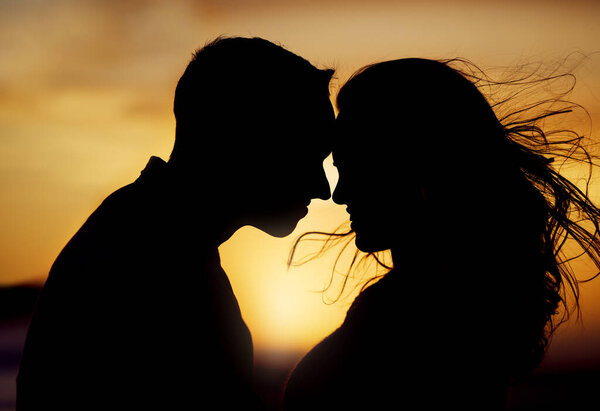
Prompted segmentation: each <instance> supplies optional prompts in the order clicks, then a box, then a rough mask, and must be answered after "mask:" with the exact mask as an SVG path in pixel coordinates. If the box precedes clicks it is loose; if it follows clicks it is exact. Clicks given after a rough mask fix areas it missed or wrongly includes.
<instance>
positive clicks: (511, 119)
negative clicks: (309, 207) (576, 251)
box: [284, 59, 600, 410]
mask: <svg viewBox="0 0 600 411" xmlns="http://www.w3.org/2000/svg"><path fill="white" fill-rule="evenodd" d="M459 63H461V62H459V61H446V62H439V61H432V60H425V59H401V60H394V61H388V62H382V63H378V64H374V65H372V66H368V67H366V68H363V69H362V70H360V71H359V72H358V73H356V74H355V75H354V76H353V77H352V78H351V79H350V80H349V81H348V82H347V83H346V84H345V85H344V86H343V87H342V88H341V90H340V92H339V94H338V97H337V105H338V109H339V115H338V117H337V120H336V123H337V132H336V142H335V145H334V149H333V160H334V164H335V165H336V167H337V168H338V171H339V182H338V184H337V187H336V189H335V193H334V195H333V199H334V201H335V202H336V203H339V204H346V205H347V206H348V207H347V211H348V213H349V215H350V220H351V231H350V233H349V234H355V241H356V246H357V248H358V249H359V250H361V251H363V252H366V253H375V252H379V251H382V250H390V251H391V257H392V260H393V267H390V268H391V270H390V271H389V272H388V273H387V274H386V275H385V276H383V277H382V278H380V279H378V281H377V282H371V285H369V286H368V287H365V288H363V290H362V291H361V293H360V294H359V296H358V297H357V298H356V299H355V301H354V302H353V304H352V306H351V307H350V309H349V310H348V313H347V316H346V319H345V321H344V322H343V324H342V325H341V326H340V327H339V328H338V329H337V330H336V331H335V332H333V333H332V334H331V335H329V336H328V337H327V338H326V339H325V340H323V341H322V342H321V343H320V344H318V345H317V346H316V347H315V348H314V349H313V350H312V351H311V352H310V353H309V354H308V355H307V356H306V357H305V358H304V359H303V360H302V361H301V362H300V363H299V364H298V366H297V368H296V369H295V370H294V372H293V373H292V375H291V377H290V379H289V382H288V385H287V389H286V394H285V400H284V405H285V409H286V410H308V409H311V410H314V409H324V410H325V409H326V410H332V409H340V410H347V409H365V410H372V409H386V410H388V409H406V410H415V409H423V410H441V409H460V410H465V409H469V410H501V409H504V408H505V407H506V405H507V401H508V387H509V386H510V384H511V383H512V382H514V381H518V380H519V379H520V378H522V377H523V376H526V375H527V374H529V373H530V372H531V371H532V370H533V369H534V368H535V367H536V366H537V365H538V364H539V363H540V361H541V359H542V357H543V355H544V351H545V348H546V346H547V344H548V339H549V336H550V334H551V332H552V331H553V330H554V328H555V326H556V325H557V324H558V323H559V322H560V318H559V319H558V321H557V319H556V318H555V315H556V314H557V310H559V308H561V307H563V306H565V307H566V305H567V304H566V300H567V294H569V292H571V291H572V292H573V295H574V297H575V298H574V301H575V303H577V295H578V294H577V281H576V279H575V277H574V276H573V275H572V273H571V272H570V271H569V268H568V264H567V262H566V261H565V260H566V257H565V258H561V257H560V256H561V253H559V251H561V248H562V246H563V244H564V240H565V238H569V239H570V240H569V241H570V242H571V243H572V244H576V245H577V244H578V245H579V246H580V247H581V249H582V252H583V253H584V254H587V255H589V256H590V257H591V258H592V260H593V262H594V263H595V264H596V266H600V259H599V255H600V239H599V237H598V221H599V220H600V210H599V209H598V208H597V207H596V206H594V205H593V204H592V203H591V202H590V200H589V198H588V196H587V194H586V192H585V191H586V190H585V188H584V189H583V190H582V189H580V188H578V187H576V186H575V185H573V184H571V183H570V182H569V180H567V179H566V178H564V177H563V176H561V175H560V174H559V173H558V172H557V170H558V166H559V165H560V164H561V163H562V160H576V159H580V161H581V163H584V164H588V165H589V164H591V160H590V159H589V157H587V151H585V150H583V148H582V147H581V146H580V145H579V144H580V143H581V137H579V135H577V134H575V133H571V132H568V131H567V132H564V133H562V134H560V133H559V134H555V133H551V132H544V130H543V128H542V127H540V125H542V126H543V124H544V122H549V121H550V120H552V119H555V118H558V117H555V116H559V115H560V114H564V113H567V112H569V111H570V109H571V108H572V107H569V106H567V105H566V103H564V102H563V101H562V100H560V99H559V98H556V99H553V100H546V101H544V102H540V103H537V104H530V105H529V106H525V107H523V109H517V110H513V111H512V112H510V113H508V114H505V115H503V116H500V115H497V114H496V113H495V110H494V108H495V109H496V110H497V111H498V112H500V111H502V110H501V108H502V107H506V106H507V104H509V103H510V101H511V100H512V99H513V98H511V96H510V95H508V96H504V97H499V96H498V95H496V97H497V98H498V99H500V100H501V101H500V104H495V103H494V108H492V105H491V103H490V102H488V100H486V98H485V97H484V96H483V95H482V93H481V92H480V90H479V87H478V86H481V85H482V84H483V83H486V82H485V77H484V76H477V75H476V74H477V72H476V71H475V70H474V69H473V67H474V66H471V65H469V64H466V63H465V62H462V63H465V64H464V67H465V68H466V69H470V70H471V71H466V70H463V71H461V70H459V69H458V68H453V67H454V66H456V65H457V64H459ZM556 78H558V77H556ZM556 78H555V79H556ZM550 80H551V79H550ZM535 83H536V80H535V79H534V78H533V77H527V76H525V77H523V78H521V79H518V80H515V79H513V80H512V81H511V82H508V83H507V84H506V86H507V87H509V86H515V85H517V86H518V85H521V86H522V88H524V89H527V88H530V86H532V85H534V84H535ZM486 84H488V85H494V83H493V82H492V81H488V82H487V83H486ZM495 85H496V86H497V85H498V84H497V83H496V84H495ZM513 97H514V96H513ZM561 104H562V105H561ZM533 112H535V113H537V114H531V113H533ZM528 115H529V116H528ZM559 117H560V116H559ZM560 136H562V137H560ZM578 153H579V154H581V156H580V157H577V156H578ZM563 251H564V250H563ZM563 308H564V307H563ZM564 312H568V311H564Z"/></svg>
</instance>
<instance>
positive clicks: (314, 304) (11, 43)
mask: <svg viewBox="0 0 600 411" xmlns="http://www.w3.org/2000/svg"><path fill="white" fill-rule="evenodd" d="M222 34H225V35H241V36H259V37H264V38H267V39H269V40H272V41H274V42H277V43H280V44H282V45H283V46H285V47H286V48H288V49H289V50H291V51H293V52H295V53H297V54H300V55H301V56H303V57H305V58H307V59H308V60H310V61H311V62H312V63H313V64H315V65H316V66H318V67H321V68H323V67H333V68H335V69H336V71H337V74H336V80H335V81H334V84H333V89H332V94H333V95H334V96H335V93H336V90H337V88H338V87H339V85H341V84H342V83H343V81H344V79H346V78H347V77H348V76H349V75H350V74H351V73H352V72H353V71H354V70H356V69H358V68H360V67H361V66H363V65H365V64H369V63H373V62H376V61H380V60H385V59H392V58H400V57H427V58H451V57H457V56H459V57H464V58H467V59H470V60H472V61H473V62H475V63H477V64H478V65H480V66H481V67H484V68H486V67H491V68H494V67H511V66H515V65H518V64H523V63H528V62H529V63H531V62H534V63H535V62H548V63H555V62H556V61H559V60H561V59H565V58H567V56H571V57H570V58H569V59H567V63H565V64H567V65H568V64H571V63H572V62H573V61H576V62H577V63H578V64H577V65H576V67H575V68H574V70H575V74H576V76H577V81H578V82H577V87H576V89H575V91H574V93H573V95H572V96H571V98H572V99H573V100H575V101H576V102H578V103H580V104H582V105H583V106H584V107H585V108H586V109H587V110H588V112H589V114H590V117H591V119H592V123H591V124H592V125H591V126H590V124H584V125H583V127H584V129H583V131H584V132H586V133H587V132H589V131H590V130H591V131H592V136H595V137H594V138H595V139H596V140H600V138H599V136H600V126H599V125H600V2H597V1H577V0H576V1H570V2H566V1H531V0H525V1H493V2H485V1H480V2H478V1H474V0H471V1H470V0H456V1H442V0H439V1H392V0H387V1H386V0H370V1H358V0H356V1H352V0H351V1H342V0H308V1H302V0H296V1H292V0H247V1H243V0H241V1H235V0H221V1H216V0H215V1H192V0H186V1H169V2H166V1H158V0H136V1H113V0H111V1H101V0H53V1H45V0H0V59H1V62H2V63H1V64H0V156H1V158H2V161H1V162H0V285H11V284H17V283H22V282H37V283H40V282H42V281H43V280H44V279H45V277H46V275H47V272H48V270H49V268H50V266H51V264H52V262H53V260H54V259H55V257H56V256H57V254H58V253H59V252H60V250H61V249H62V247H63V246H64V245H65V243H66V242H67V241H68V240H69V238H70V237H71V236H72V235H73V234H74V233H75V231H76V230H77V229H78V228H79V226H81V224H82V223H83V222H84V221H85V219H86V218H87V216H88V215H89V214H90V213H91V212H92V211H93V210H94V209H95V208H96V207H97V206H98V205H99V203H100V202H101V201H102V200H103V199H104V198H105V197H106V196H107V195H108V194H109V193H110V192H112V191H114V190H115V189H117V188H119V187H120V186H122V185H125V184H127V183H129V182H131V181H133V180H134V179H135V178H136V177H137V176H138V174H139V172H140V170H141V169H142V168H143V167H144V166H145V164H146V162H147V160H148V158H149V157H150V156H151V155H158V156H161V157H162V158H163V159H167V158H168V155H169V153H170V149H171V147H172V144H173V137H174V126H175V121H174V118H173V116H172V111H171V108H172V98H173V92H174V89H175V85H176V83H177V80H178V79H179V76H180V75H181V74H182V72H183V70H184V69H185V67H186V65H187V62H188V61H189V58H190V57H191V53H192V52H193V51H194V50H195V49H197V48H198V47H200V46H202V45H203V44H204V43H205V42H207V41H208V40H211V39H213V38H214V37H216V36H218V35H222ZM240 69H243V68H240ZM326 170H327V172H328V175H329V177H330V178H331V183H332V184H335V179H336V171H335V169H334V168H333V166H332V165H331V161H330V159H328V160H327V161H326ZM599 184H600V182H598V181H597V182H596V186H598V185H599ZM592 195H593V196H594V198H595V199H600V190H599V189H598V188H597V187H594V188H593V191H592ZM344 210H345V208H344V207H342V206H336V205H335V204H334V203H333V202H332V201H331V200H329V201H313V203H312V205H311V207H310V213H309V216H308V217H306V218H305V220H303V221H302V222H301V224H300V225H299V226H298V228H297V230H296V231H295V232H294V233H293V234H292V235H291V236H290V237H288V238H285V239H275V238H271V237H268V236H267V235H266V234H264V233H262V232H260V231H258V230H255V229H251V228H247V227H246V228H243V229H242V230H240V231H239V232H238V233H237V234H236V235H234V237H233V238H232V239H231V240H230V241H228V242H227V243H226V244H224V245H223V246H222V248H221V253H222V259H223V266H224V268H225V270H226V271H227V272H228V274H229V276H230V278H231V282H232V284H233V287H234V291H235V292H236V295H237V296H238V300H239V302H240V306H241V308H242V312H243V314H244V318H245V319H246V322H247V323H248V326H249V327H250V329H251V331H252V333H253V337H254V341H255V346H256V348H257V350H259V351H260V350H298V351H306V350H307V349H308V348H309V347H311V346H312V345H313V344H314V343H316V342H318V340H320V339H321V338H323V337H324V336H326V335H327V334H328V333H329V332H330V331H331V330H332V329H333V328H335V327H336V326H337V325H338V324H339V322H340V321H341V320H342V319H343V316H344V314H345V311H346V309H347V308H348V305H349V304H350V303H351V302H352V294H351V295H350V296H348V297H347V298H346V299H343V300H341V301H340V302H338V303H336V304H330V305H326V304H324V303H323V300H327V298H328V296H334V295H335V292H330V293H326V294H325V295H323V294H322V293H320V292H318V291H319V290H321V289H322V288H323V286H324V285H326V284H327V283H328V282H329V278H330V276H331V263H332V258H331V257H332V256H328V257H326V258H323V259H322V260H318V261H314V262H311V263H308V264H306V265H304V266H302V267H297V268H291V269H289V270H288V269H287V268H286V265H285V262H286V259H287V256H288V252H289V249H290V246H291V244H292V241H293V239H294V238H295V237H296V236H297V235H299V234H300V233H302V232H304V231H306V230H310V229H318V230H323V229H325V230H327V229H329V230H331V229H334V228H335V227H337V226H338V225H339V224H340V223H343V222H344V221H345V220H346V214H345V211H344ZM587 272H588V273H589V267H588V269H587ZM582 296H583V306H584V312H583V325H581V324H576V323H573V324H571V325H568V326H567V327H564V330H562V332H561V333H560V334H559V335H558V337H557V338H556V341H555V343H554V345H553V348H552V350H553V353H552V356H551V357H550V359H551V360H552V361H554V364H567V363H572V364H575V363H577V364H579V363H582V362H586V361H590V360H591V359H594V360H595V361H597V362H598V364H600V348H596V346H597V347H600V279H598V281H595V282H592V283H590V284H586V285H585V286H583V290H582ZM549 361H550V360H549Z"/></svg>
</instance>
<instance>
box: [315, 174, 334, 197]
mask: <svg viewBox="0 0 600 411" xmlns="http://www.w3.org/2000/svg"><path fill="white" fill-rule="evenodd" d="M314 184H315V186H314V191H313V197H312V198H319V199H321V200H328V199H329V198H330V197H331V189H330V188H329V180H327V175H326V174H325V170H324V169H323V167H321V169H320V171H319V172H318V173H317V175H316V181H315V182H314Z"/></svg>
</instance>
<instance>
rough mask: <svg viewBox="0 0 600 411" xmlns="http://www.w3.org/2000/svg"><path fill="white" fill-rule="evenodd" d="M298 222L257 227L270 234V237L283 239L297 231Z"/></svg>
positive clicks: (274, 223) (273, 223) (275, 223)
mask: <svg viewBox="0 0 600 411" xmlns="http://www.w3.org/2000/svg"><path fill="white" fill-rule="evenodd" d="M297 225H298V222H297V221H296V222H295V223H293V224H292V223H283V222H279V223H278V222H271V223H269V224H260V225H255V227H256V228H258V229H259V230H261V231H263V232H265V233H267V234H269V235H270V236H273V237H277V238H283V237H287V236H288V235H290V234H292V233H293V232H294V230H295V229H296V226H297Z"/></svg>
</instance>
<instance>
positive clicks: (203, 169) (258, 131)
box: [169, 37, 334, 236]
mask: <svg viewBox="0 0 600 411" xmlns="http://www.w3.org/2000/svg"><path fill="white" fill-rule="evenodd" d="M332 75H333V70H319V69H317V68H315V67H314V66H312V65H311V64H310V63H309V62H308V61H306V60H305V59H303V58H301V57H299V56H297V55H295V54H293V53H291V52H289V51H287V50H285V49H284V48H282V47H280V46H277V45H275V44H273V43H271V42H269V41H267V40H264V39H260V38H240V37H234V38H218V39H216V40H214V41H213V42H211V43H209V44H207V45H206V46H204V47H203V48H201V49H200V50H198V51H197V52H196V53H195V54H194V57H193V59H192V61H191V62H190V63H189V65H188V67H187V69H186V70H185V72H184V74H183V76H182V77H181V79H180V80H179V83H178V85H177V89H176V91H175V103H174V113H175V118H176V121H177V131H176V138H175V146H174V148H173V152H172V154H171V158H170V160H169V163H170V164H172V165H174V166H176V168H177V169H178V170H183V174H185V175H186V176H187V179H188V181H191V182H192V184H193V185H194V186H192V187H190V189H191V190H194V191H196V190H197V191H199V192H201V194H205V195H206V196H210V197H212V198H210V197H209V198H206V199H205V200H204V201H216V202H218V203H219V204H227V209H226V210H224V212H228V213H229V214H234V215H231V217H232V218H236V219H238V220H239V221H238V223H240V224H242V225H246V224H249V225H253V226H255V227H258V228H260V229H261V230H263V231H266V232H267V233H269V234H271V235H275V236H285V235H287V234H289V233H290V232H291V231H293V229H294V228H295V226H296V224H297V222H298V220H300V219H301V218H302V217H303V216H304V215H305V214H306V206H307V205H308V203H310V200H311V199H312V198H322V199H326V198H329V196H330V193H329V185H328V183H327V180H326V178H325V174H324V171H323V165H322V162H323V160H324V158H325V157H326V156H327V155H328V154H329V152H330V148H331V147H330V138H331V129H332V126H333V122H334V113H333V108H332V106H331V102H330V100H329V81H330V80H331V76H332Z"/></svg>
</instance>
